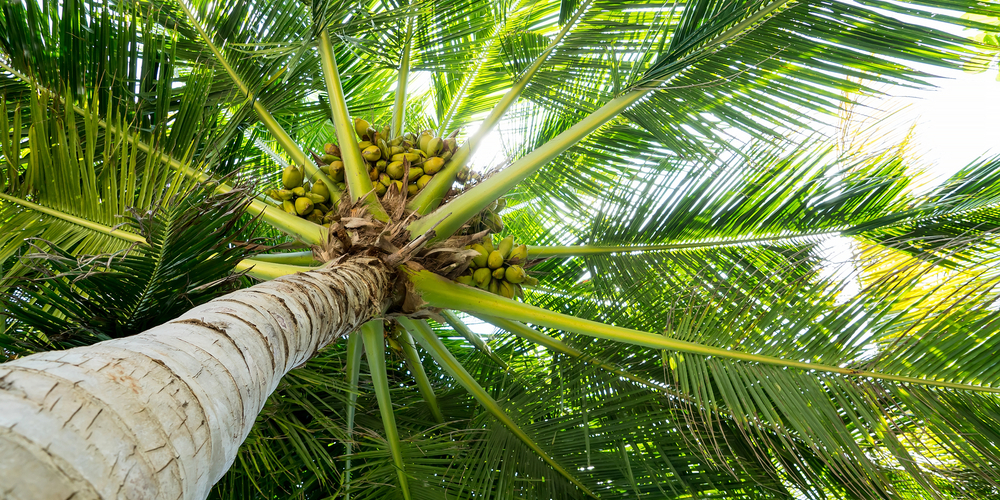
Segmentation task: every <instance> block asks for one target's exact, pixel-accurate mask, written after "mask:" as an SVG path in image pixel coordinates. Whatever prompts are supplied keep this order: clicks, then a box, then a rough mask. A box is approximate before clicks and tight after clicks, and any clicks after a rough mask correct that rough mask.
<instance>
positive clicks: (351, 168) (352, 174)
mask: <svg viewBox="0 0 1000 500" xmlns="http://www.w3.org/2000/svg"><path fill="white" fill-rule="evenodd" d="M319 60H320V63H322V65H323V79H324V80H325V81H326V93H327V95H328V97H329V99H328V100H329V101H330V117H331V118H332V119H333V126H334V128H335V129H336V131H337V143H338V144H340V159H341V160H342V161H343V162H344V181H345V182H346V183H347V188H348V191H350V193H351V202H352V203H356V202H357V201H358V199H359V198H361V197H362V196H365V195H367V197H366V198H365V203H366V205H367V206H368V211H369V212H371V214H372V216H373V217H375V218H376V219H378V220H380V221H383V222H388V221H389V215H388V214H387V213H386V212H385V208H383V207H382V203H380V202H379V201H378V196H377V195H376V194H375V191H372V187H373V186H372V181H371V179H370V178H369V177H368V166H367V163H365V159H364V158H362V157H361V151H360V150H358V139H357V137H356V136H355V131H354V124H352V123H351V118H350V116H349V115H348V112H347V100H346V98H345V97H344V87H343V86H342V85H341V83H340V71H339V70H337V58H336V57H334V54H333V45H332V44H331V43H330V34H329V33H327V30H326V29H323V30H322V31H320V34H319Z"/></svg>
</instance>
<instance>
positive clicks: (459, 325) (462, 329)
mask: <svg viewBox="0 0 1000 500" xmlns="http://www.w3.org/2000/svg"><path fill="white" fill-rule="evenodd" d="M441 315H442V316H444V319H445V321H447V322H448V324H449V325H450V326H451V327H452V329H454V330H455V331H456V332H458V334H459V335H461V336H462V337H464V338H465V340H468V341H469V343H470V344H472V345H473V346H475V348H476V349H479V350H480V351H482V352H483V354H486V355H487V356H489V358H490V359H492V360H493V362H494V363H496V364H498V365H500V367H501V368H503V370H504V371H508V370H510V366H508V365H507V363H506V362H505V361H504V360H502V359H500V356H497V355H496V354H494V353H493V349H490V346H488V345H486V342H484V341H483V338H482V337H480V336H479V335H476V332H473V331H472V330H470V329H469V326H468V325H466V324H465V322H463V321H462V319H461V318H459V317H458V315H456V314H455V313H453V312H451V311H447V310H446V311H441Z"/></svg>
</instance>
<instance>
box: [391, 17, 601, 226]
mask: <svg viewBox="0 0 1000 500" xmlns="http://www.w3.org/2000/svg"><path fill="white" fill-rule="evenodd" d="M591 2H593V0H586V1H585V2H584V3H583V4H582V5H580V7H579V8H578V9H577V10H576V14H574V15H573V18H572V19H570V20H569V21H568V22H567V23H566V24H565V25H564V26H563V29H562V30H560V31H559V33H558V34H557V35H556V36H555V38H553V39H552V42H550V43H549V45H548V47H546V48H545V50H543V51H542V53H541V54H539V55H538V57H536V58H535V60H534V62H532V64H531V66H530V67H528V69H527V70H525V72H524V74H523V75H522V76H521V78H520V79H519V80H518V81H517V83H515V84H514V85H513V86H512V87H511V88H510V89H508V90H507V93H506V94H504V96H503V97H501V98H500V101H499V102H497V104H496V106H494V107H493V110H491V111H490V114H489V115H488V116H487V117H486V118H485V119H484V120H483V123H482V124H480V125H479V129H478V130H476V132H475V133H474V134H472V137H469V139H468V140H467V141H465V143H464V144H462V146H461V147H459V148H458V150H457V151H455V154H454V155H453V156H452V158H451V161H449V162H448V165H447V166H445V167H444V169H442V170H441V171H440V172H438V174H437V175H435V176H434V178H432V179H431V181H430V182H429V183H427V186H425V187H424V189H421V190H420V192H419V193H417V195H416V196H414V197H413V199H412V200H410V202H409V203H408V204H407V208H409V209H410V210H414V211H416V212H417V213H419V214H420V215H426V214H427V213H428V212H430V211H431V210H434V209H435V208H437V207H438V205H440V204H441V200H442V199H444V196H445V194H447V193H448V190H449V189H451V185H452V183H454V182H455V176H456V175H458V171H459V170H461V169H462V167H464V166H466V165H467V164H468V163H469V159H471V158H472V155H473V154H475V152H476V150H477V149H478V148H479V145H480V144H482V142H483V139H485V138H486V136H487V135H488V134H489V133H490V132H492V131H493V129H494V128H496V126H497V124H498V123H500V119H501V118H503V116H504V115H505V114H507V111H509V110H510V108H511V106H513V105H514V103H515V102H517V99H518V98H519V97H521V92H523V91H524V88H525V87H527V86H528V82H529V81H531V79H532V77H534V76H535V73H537V72H538V70H539V68H541V67H542V64H543V63H544V62H545V60H546V59H548V58H549V55H550V54H552V51H553V50H554V49H555V48H556V46H557V45H559V43H560V42H562V39H563V37H565V36H566V34H567V33H569V31H570V29H572V28H573V26H574V25H576V23H577V21H579V20H580V16H582V15H583V13H584V12H586V11H587V8H589V7H590V4H591ZM441 126H442V127H443V126H444V123H442V125H441ZM440 133H441V134H444V130H441V131H440ZM421 234H422V233H421Z"/></svg>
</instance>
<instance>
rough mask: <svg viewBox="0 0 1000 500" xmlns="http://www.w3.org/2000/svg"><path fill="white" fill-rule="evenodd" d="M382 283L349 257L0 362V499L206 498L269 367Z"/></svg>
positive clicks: (368, 310) (293, 361)
mask: <svg viewBox="0 0 1000 500" xmlns="http://www.w3.org/2000/svg"><path fill="white" fill-rule="evenodd" d="M390 285H391V273H390V271H389V270H388V269H387V268H386V267H385V266H383V265H382V264H381V263H380V262H378V261H375V260H372V259H355V260H352V261H347V262H345V263H342V264H338V265H335V266H331V267H328V268H324V269H322V270H318V271H313V272H308V273H300V274H296V275H292V276H286V277H283V278H279V279H277V280H274V281H270V282H267V283H262V284H259V285H256V286H254V287H251V288H247V289H245V290H240V291H237V292H234V293H231V294H229V295H226V296H223V297H220V298H218V299H216V300H213V301H211V302H209V303H207V304H204V305H201V306H199V307H196V308H194V309H192V310H190V311H188V312H187V313H186V314H184V315H183V316H181V317H180V318H177V319H175V320H173V321H170V322H168V323H166V324H163V325H161V326H158V327H156V328H152V329H150V330H147V331H145V332H143V333H142V334H139V335H136V336H133V337H128V338H123V339H115V340H109V341H105V342H101V343H99V344H95V345H93V346H88V347H79V348H76V349H70V350H66V351H52V352H46V353H41V354H35V355H33V356H28V357H25V358H22V359H18V360H16V361H13V362H10V363H6V364H3V365H0V498H14V499H19V498H25V499H35V498H53V499H66V498H70V497H72V498H73V499H74V500H81V499H90V498H170V499H175V498H184V499H187V498H205V496H207V495H208V492H209V490H210V488H211V487H212V485H213V484H215V482H216V481H218V480H219V478H221V477H222V475H223V474H224V473H225V472H226V470H227V469H229V466H230V465H231V464H232V462H233V460H234V459H235V458H236V452H237V450H238V448H239V446H240V444H241V443H242V442H243V440H244V439H245V438H246V436H247V434H248V433H249V432H250V428H251V427H252V426H253V424H254V421H255V419H256V417H257V414H258V412H260V410H261V408H262V407H263V406H264V402H265V401H266V399H267V397H268V396H269V395H270V394H271V392H272V391H274V389H275V388H276V387H277V385H278V382H279V381H280V380H281V377H282V376H284V374H285V373H287V372H288V371H289V370H291V369H292V368H295V367H297V366H300V365H302V364H303V363H305V362H306V361H307V360H308V359H309V358H310V357H311V356H313V355H314V354H315V353H316V351H317V350H318V349H320V348H322V347H323V346H325V345H327V344H329V343H331V342H333V341H335V340H337V339H339V338H340V337H341V336H343V335H345V334H347V333H349V332H351V331H353V330H355V329H356V328H357V327H359V326H360V325H361V324H362V323H365V322H366V321H369V320H371V319H372V318H373V317H377V316H378V315H380V314H382V312H383V311H384V310H385V307H386V306H387V305H388V302H389V301H390V300H391V297H390V295H391V286H390Z"/></svg>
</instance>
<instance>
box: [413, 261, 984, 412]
mask: <svg viewBox="0 0 1000 500" xmlns="http://www.w3.org/2000/svg"><path fill="white" fill-rule="evenodd" d="M404 271H405V272H406V273H407V274H408V275H409V277H410V280H411V281H412V282H413V284H414V285H415V287H416V291H417V292H418V293H420V295H421V298H423V300H424V301H426V302H427V303H428V304H429V305H430V306H431V307H439V308H442V309H445V308H446V309H457V310H460V311H465V312H467V313H469V314H475V315H480V314H482V315H488V316H493V317H498V318H504V319H511V320H517V321H522V322H528V323H533V324H536V325H540V326H545V327H548V328H554V329H558V330H565V331H568V332H574V333H579V334H581V335H587V336H591V337H596V338H600V339H607V340H614V341H616V342H623V343H627V344H634V345H639V346H645V347H650V348H653V349H669V350H673V351H679V352H685V353H690V354H700V355H704V356H716V357H720V358H723V359H734V360H738V361H746V362H750V363H762V364H768V365H775V366H783V367H788V368H798V369H802V370H813V371H820V372H828V373H838V374H841V375H847V376H852V377H862V378H863V377H870V378H876V379H880V380H889V381H892V382H900V383H905V384H917V385H925V386H935V387H945V388H949V389H960V390H967V391H977V392H989V393H996V394H1000V388H996V387H984V386H976V385H970V384H958V383H954V382H946V381H942V380H927V379H921V378H915V377H904V376H899V375H892V374H888V373H879V372H874V371H869V370H855V369H852V368H842V367H839V366H831V365H824V364H820V363H806V362H802V361H795V360H790V359H783V358H778V357H774V356H766V355H762V354H753V353H747V352H740V351H734V350H730V349H724V348H721V347H712V346H707V345H704V344H698V343H695V342H688V341H684V340H676V339H672V338H669V337H665V336H663V335H657V334H654V333H648V332H641V331H638V330H632V329H629V328H622V327H618V326H612V325H606V324H603V323H598V322H596V321H590V320H586V319H582V318H576V317H573V316H567V315H565V314H560V313H557V312H552V311H547V310H545V309H542V308H540V307H536V306H532V305H529V304H524V303H522V302H516V301H513V300H510V299H505V298H503V297H501V296H499V295H494V294H491V293H489V292H486V291H483V290H480V289H478V288H473V287H469V286H465V285H460V284H458V283H455V282H453V281H451V280H448V279H446V278H443V277H441V276H438V275H436V274H434V273H431V272H430V271H419V272H414V271H409V270H404Z"/></svg>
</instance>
